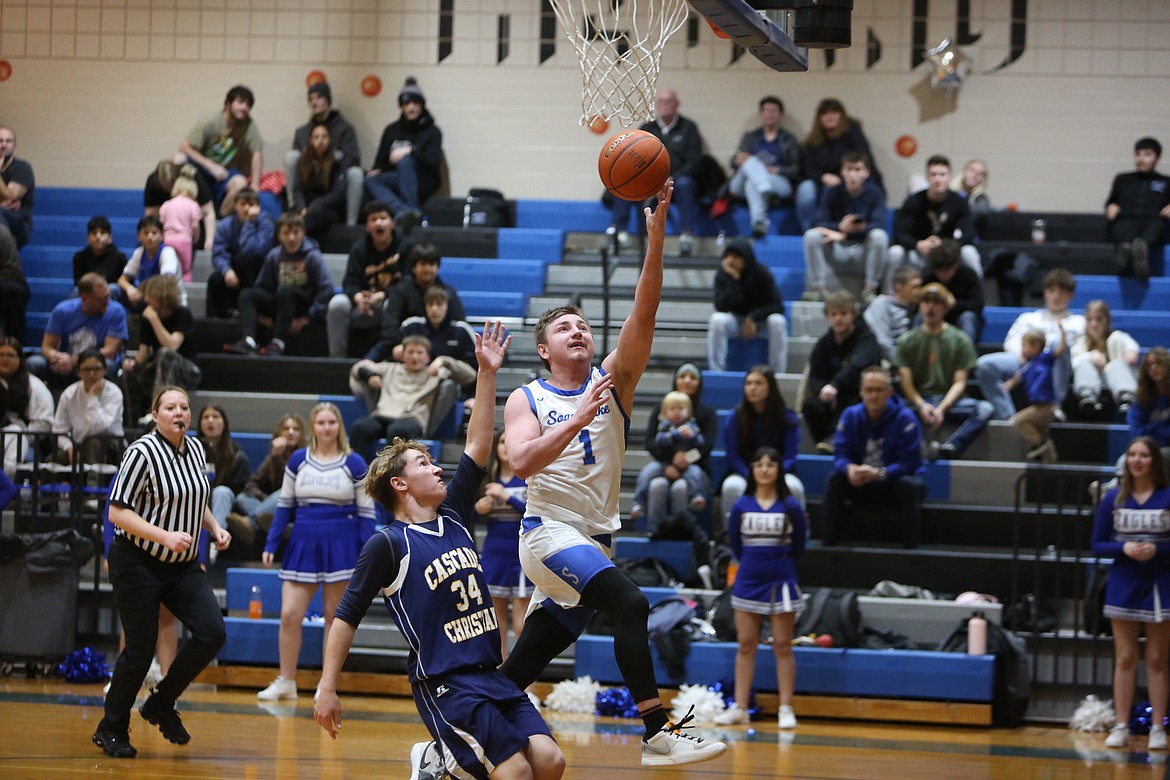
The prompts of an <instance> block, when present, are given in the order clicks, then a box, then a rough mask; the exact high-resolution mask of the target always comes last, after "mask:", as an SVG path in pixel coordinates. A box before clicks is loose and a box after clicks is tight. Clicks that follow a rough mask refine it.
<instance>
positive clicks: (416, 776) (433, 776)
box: [410, 740, 447, 780]
mask: <svg viewBox="0 0 1170 780" xmlns="http://www.w3.org/2000/svg"><path fill="white" fill-rule="evenodd" d="M446 774H447V773H446V771H445V769H444V768H443V762H442V760H441V757H440V756H439V747H438V745H436V744H435V741H434V740H431V741H430V742H417V743H415V745H414V747H412V748H411V749H410V780H442V778H443V777H445V776H446Z"/></svg>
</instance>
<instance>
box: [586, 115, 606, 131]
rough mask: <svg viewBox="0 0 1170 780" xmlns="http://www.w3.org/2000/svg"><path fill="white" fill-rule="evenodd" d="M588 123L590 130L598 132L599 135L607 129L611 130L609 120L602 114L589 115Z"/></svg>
mask: <svg viewBox="0 0 1170 780" xmlns="http://www.w3.org/2000/svg"><path fill="white" fill-rule="evenodd" d="M586 124H587V125H588V127H589V130H590V132H593V133H596V134H597V135H601V134H602V133H604V132H605V131H607V130H609V120H608V119H606V118H605V117H603V116H602V115H601V114H594V115H593V116H591V117H589V121H588V122H587V123H586Z"/></svg>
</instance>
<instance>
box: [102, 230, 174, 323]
mask: <svg viewBox="0 0 1170 780" xmlns="http://www.w3.org/2000/svg"><path fill="white" fill-rule="evenodd" d="M138 244H139V246H138V247H137V248H136V249H135V250H134V254H132V255H130V261H129V262H128V263H126V267H125V268H123V269H122V276H121V277H119V278H118V286H119V287H120V288H122V294H123V295H125V296H126V300H127V301H128V306H127V309H128V310H129V311H131V312H136V313H137V312H141V311H142V309H143V307H145V306H146V301H145V299H144V298H143V296H142V285H143V283H145V282H146V280H147V279H149V278H150V277H152V276H157V275H158V274H169V275H170V276H173V277H175V278H176V279H178V278H180V277H181V276H182V274H183V266H182V263H180V262H179V255H178V253H177V252H175V250H174V249H173V248H171V247H169V246H167V245H166V244H164V243H163V225H162V221H161V220H159V218H158V217H143V218H142V219H140V220H138ZM181 297H182V299H183V303H184V304H185V303H186V295H185V294H181Z"/></svg>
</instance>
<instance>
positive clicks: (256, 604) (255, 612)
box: [248, 585, 264, 620]
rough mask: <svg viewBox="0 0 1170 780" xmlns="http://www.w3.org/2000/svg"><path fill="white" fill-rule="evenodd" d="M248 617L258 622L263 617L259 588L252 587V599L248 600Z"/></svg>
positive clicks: (262, 603)
mask: <svg viewBox="0 0 1170 780" xmlns="http://www.w3.org/2000/svg"><path fill="white" fill-rule="evenodd" d="M248 617H250V618H251V619H252V620H259V619H260V618H262V617H264V601H263V600H262V599H261V598H260V586H259V585H253V586H252V598H250V599H249V600H248Z"/></svg>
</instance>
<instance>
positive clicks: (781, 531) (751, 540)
mask: <svg viewBox="0 0 1170 780" xmlns="http://www.w3.org/2000/svg"><path fill="white" fill-rule="evenodd" d="M727 539H728V544H729V545H730V547H731V551H732V553H734V554H735V557H736V560H738V561H739V573H738V574H736V575H735V583H734V584H733V585H732V587H731V606H732V608H733V609H738V610H740V611H742V612H752V613H755V614H758V615H776V614H782V613H786V612H792V613H799V612H800V611H801V610H802V609H803V608H804V596H803V594H801V592H800V585H799V583H798V582H797V580H796V559H797V558H799V557H800V554H801V553H803V552H804V547H805V541H806V540H807V539H808V521H807V519H806V518H805V515H804V510H803V509H801V508H800V502H799V501H797V500H796V499H795V498H793V497H792V496H788V497H786V498H785V499H784V500H783V501H777V502H776V503H775V504H772V505H771V506H769V507H766V508H765V507H762V506H760V504H759V502H758V501H756V498H755V496H750V495H744V496H741V497H740V498H739V500H737V501H736V502H735V505H734V506H733V507H732V508H731V515H730V516H729V517H728V521H727Z"/></svg>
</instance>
